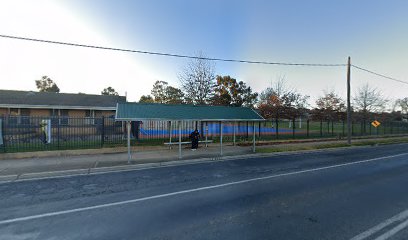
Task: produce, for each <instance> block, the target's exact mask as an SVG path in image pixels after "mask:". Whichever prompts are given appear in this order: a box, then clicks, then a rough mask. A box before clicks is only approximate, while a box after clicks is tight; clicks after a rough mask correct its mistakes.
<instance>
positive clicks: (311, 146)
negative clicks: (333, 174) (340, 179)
mask: <svg viewBox="0 0 408 240" xmlns="http://www.w3.org/2000/svg"><path fill="white" fill-rule="evenodd" d="M398 143H408V137H397V138H385V139H366V140H354V141H352V144H351V145H348V144H347V143H345V142H344V141H341V142H328V143H321V142H319V143H307V144H293V143H292V144H290V145H289V144H288V145H274V146H270V147H269V146H268V147H262V148H258V149H257V150H256V152H258V153H273V152H289V151H301V150H318V149H327V148H341V147H352V146H370V145H371V146H375V145H386V144H398Z"/></svg>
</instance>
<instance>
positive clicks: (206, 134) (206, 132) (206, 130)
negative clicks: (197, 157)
mask: <svg viewBox="0 0 408 240" xmlns="http://www.w3.org/2000/svg"><path fill="white" fill-rule="evenodd" d="M205 147H208V122H205Z"/></svg>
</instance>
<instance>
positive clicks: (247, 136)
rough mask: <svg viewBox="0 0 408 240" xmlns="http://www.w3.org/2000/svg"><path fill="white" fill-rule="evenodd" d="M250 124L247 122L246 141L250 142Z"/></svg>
mask: <svg viewBox="0 0 408 240" xmlns="http://www.w3.org/2000/svg"><path fill="white" fill-rule="evenodd" d="M248 124H249V122H248V121H247V122H246V140H247V141H248V139H249V129H248V128H249V126H248Z"/></svg>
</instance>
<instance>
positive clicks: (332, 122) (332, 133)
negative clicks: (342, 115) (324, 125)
mask: <svg viewBox="0 0 408 240" xmlns="http://www.w3.org/2000/svg"><path fill="white" fill-rule="evenodd" d="M333 122H334V121H333V119H332V121H331V123H332V136H334V123H333Z"/></svg>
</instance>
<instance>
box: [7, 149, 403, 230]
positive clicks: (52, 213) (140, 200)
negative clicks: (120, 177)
mask: <svg viewBox="0 0 408 240" xmlns="http://www.w3.org/2000/svg"><path fill="white" fill-rule="evenodd" d="M405 155H408V153H401V154H396V155H391V156H385V157H378V158H372V159H367V160H361V161H356V162H350V163H342V164H336V165H332V166H326V167H319V168H313V169H308V170H302V171H296V172H290V173H282V174H276V175H271V176H265V177H258V178H251V179H246V180H241V181H236V182H229V183H224V184H218V185H212V186H207V187H201V188H194V189H188V190H183V191H177V192H171V193H166V194H160V195H154V196H150V197H143V198H137V199H131V200H126V201H120V202H113V203H107V204H101V205H94V206H90V207H83V208H76V209H70V210H65V211H56V212H50V213H44V214H38V215H32V216H27V217H19V218H13V219H7V220H2V221H0V225H4V224H10V223H16V222H22V221H28V220H33V219H39V218H45V217H52V216H58V215H63V214H69V213H76V212H83V211H88V210H94V209H100V208H107V207H113V206H119V205H124V204H130V203H136V202H142V201H147V200H152V199H158V198H164V197H170V196H175V195H180V194H185V193H192V192H198V191H203V190H209V189H216V188H222V187H227V186H233V185H238V184H243V183H249V182H255V181H260V180H266V179H272V178H278V177H284V176H292V175H298V174H302V173H310V172H316V171H322V170H326V169H333V168H340V167H345V166H350V165H356V164H362V163H367V162H374V161H379V160H384V159H389V158H395V157H401V156H405Z"/></svg>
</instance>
